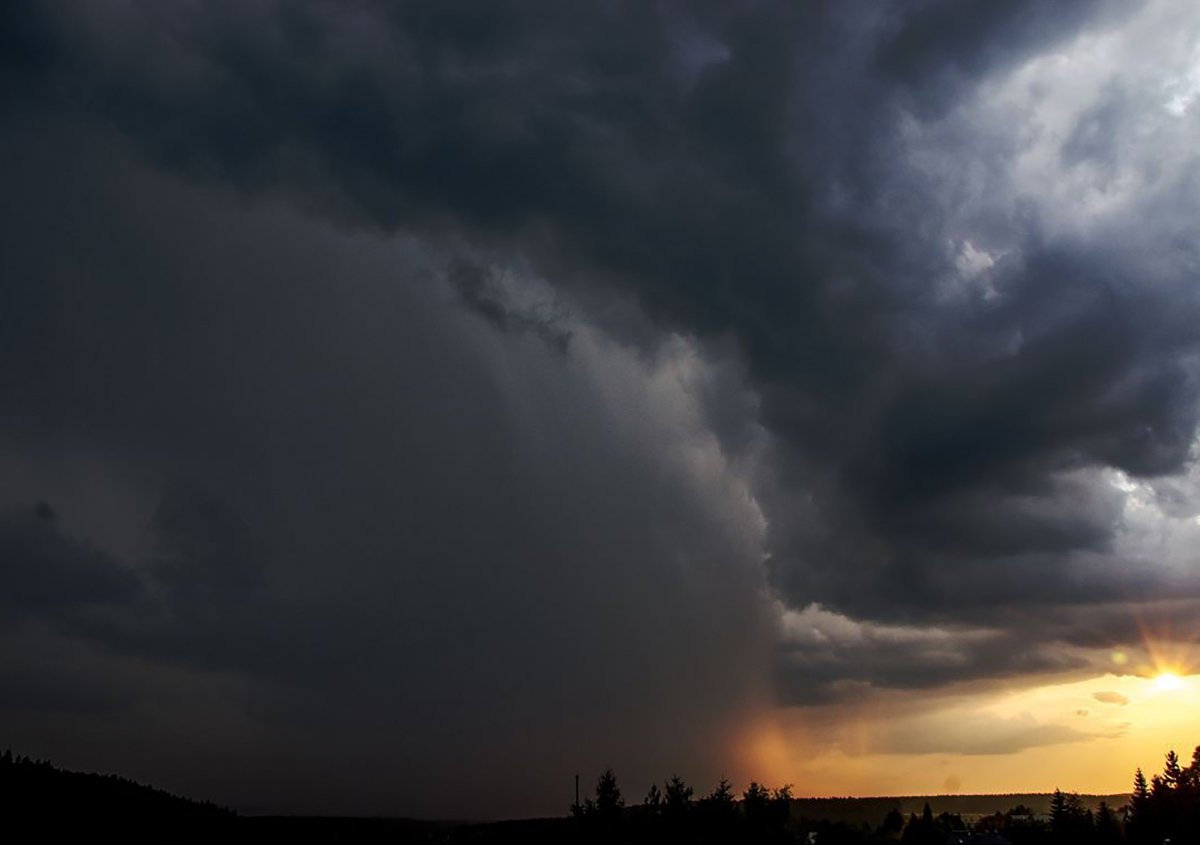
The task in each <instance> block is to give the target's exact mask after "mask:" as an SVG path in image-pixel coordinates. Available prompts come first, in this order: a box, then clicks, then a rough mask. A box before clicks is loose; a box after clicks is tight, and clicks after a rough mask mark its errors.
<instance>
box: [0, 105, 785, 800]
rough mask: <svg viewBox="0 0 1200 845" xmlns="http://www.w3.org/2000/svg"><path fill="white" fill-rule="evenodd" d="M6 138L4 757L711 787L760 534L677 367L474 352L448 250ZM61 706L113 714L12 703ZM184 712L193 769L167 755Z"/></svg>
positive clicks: (242, 787) (275, 794)
mask: <svg viewBox="0 0 1200 845" xmlns="http://www.w3.org/2000/svg"><path fill="white" fill-rule="evenodd" d="M83 134H87V136H88V142H87V143H86V144H83V145H82V149H80V148H79V147H77V146H76V145H77V143H78V139H79V138H80V137H81V135H83ZM68 150H71V151H74V153H73V154H71V155H67V151H68ZM4 152H5V160H6V161H8V162H9V163H10V165H11V168H12V171H13V172H12V179H11V181H10V183H9V184H10V186H11V188H12V190H11V191H10V192H8V193H6V195H5V198H4V202H5V203H6V204H7V205H8V206H9V207H8V209H7V212H8V220H9V225H8V226H7V227H6V228H5V229H4V230H3V232H0V238H3V248H2V249H0V254H2V255H3V260H4V262H5V265H6V274H5V279H6V280H7V281H8V282H9V283H8V284H6V285H5V286H4V287H3V289H2V290H3V296H4V298H5V304H6V305H11V306H12V307H13V309H15V310H16V311H17V312H18V313H20V314H22V315H23V320H22V321H20V323H18V324H16V325H14V331H12V332H9V333H6V335H5V342H6V343H8V344H10V346H11V348H12V349H13V352H14V354H13V355H10V356H6V357H5V358H4V359H3V362H2V363H0V380H2V381H3V383H4V384H5V386H6V393H5V402H4V407H3V413H2V415H0V431H2V432H3V443H4V447H5V448H4V449H3V450H0V464H2V465H3V468H4V472H3V474H2V475H0V496H2V497H3V500H4V501H5V502H9V501H11V502H13V504H12V506H11V508H12V510H11V516H8V517H6V519H7V520H8V521H7V522H5V527H6V531H5V533H4V537H5V546H4V548H5V549H12V550H15V551H19V552H21V554H20V555H10V556H6V557H5V558H4V567H5V568H4V570H3V572H4V576H5V579H6V582H11V583H8V584H6V587H8V588H10V592H9V593H6V598H7V597H8V596H10V595H11V596H15V597H16V599H20V604H19V606H15V607H13V608H11V612H12V613H13V614H18V613H19V614H20V617H21V619H23V620H26V622H27V630H26V629H22V630H23V631H24V634H23V638H22V639H21V643H22V648H21V649H20V650H17V651H16V652H14V654H13V655H10V656H6V657H5V664H6V665H8V666H12V667H13V668H14V673H13V678H14V679H15V680H14V684H15V686H14V687H13V688H12V689H11V690H7V691H5V692H4V695H3V699H4V700H5V701H6V702H8V706H9V709H10V710H11V713H9V712H7V711H6V720H7V722H8V724H10V725H12V726H14V727H13V730H14V731H15V732H16V734H17V735H16V737H14V739H13V740H12V741H13V742H14V743H15V742H16V741H17V740H22V744H23V745H25V744H28V745H29V750H30V751H31V752H34V751H36V752H37V753H41V754H50V755H53V756H55V757H56V758H57V757H62V758H65V762H68V763H69V762H70V761H71V759H72V757H73V755H76V754H78V753H80V749H81V748H96V747H99V746H105V747H111V748H116V747H118V746H121V745H122V744H124V745H125V746H126V750H124V751H113V752H112V756H110V757H108V758H106V759H107V762H103V759H104V758H102V762H101V763H100V764H92V765H101V764H102V765H103V766H104V767H105V768H114V767H117V768H120V767H121V764H120V760H121V759H129V760H130V761H131V765H134V764H136V765H138V766H143V767H144V768H142V770H141V772H140V775H139V776H141V777H143V778H145V779H151V780H158V779H163V778H165V779H167V781H168V782H167V784H166V785H169V786H172V787H173V788H175V789H179V790H181V791H194V790H198V789H208V790H212V789H216V790H218V791H217V792H216V793H212V792H208V793H206V794H211V795H213V797H216V798H221V797H222V796H224V798H225V800H230V801H237V802H244V801H255V802H258V803H259V805H260V806H261V805H262V804H266V805H269V806H274V807H278V808H287V809H294V808H297V807H301V806H310V807H316V806H319V807H324V808H330V809H340V810H343V811H352V810H353V811H361V812H366V811H375V812H379V811H388V812H397V811H407V812H413V813H416V812H421V813H426V814H431V813H445V814H449V813H464V812H467V813H473V814H476V813H487V814H492V813H502V812H503V813H512V812H557V811H558V810H559V809H560V804H561V802H560V801H559V800H558V798H557V795H558V789H559V787H560V786H561V784H562V783H565V782H566V780H564V778H565V779H569V777H570V775H571V774H572V773H573V772H574V771H575V769H576V768H578V769H580V770H581V771H584V772H586V771H589V770H591V769H595V768H598V767H600V768H602V767H603V766H604V765H617V764H620V765H621V766H622V768H623V769H624V771H625V772H626V775H627V776H628V777H631V778H633V777H636V778H639V779H646V780H647V781H649V780H652V779H655V778H659V777H661V772H660V771H659V770H660V769H663V768H670V767H673V766H681V767H686V768H687V769H688V770H690V771H692V772H694V773H695V774H694V775H693V777H695V778H707V777H713V778H715V777H716V776H717V775H718V774H719V772H720V770H721V769H722V768H723V767H725V766H727V765H728V763H729V751H728V749H729V747H730V745H731V744H732V743H733V742H734V741H735V736H736V733H737V731H739V730H741V729H742V726H741V725H740V723H739V720H741V719H742V718H745V717H746V713H747V709H748V708H749V710H751V711H752V710H753V709H754V707H756V706H757V705H756V704H755V703H754V702H755V700H756V699H758V698H760V697H761V695H762V677H763V673H762V668H761V667H762V666H763V665H764V664H765V662H766V659H767V652H766V649H767V644H768V642H769V631H768V624H769V623H767V622H766V621H765V617H764V613H763V607H762V604H761V600H760V595H759V589H760V584H761V578H760V575H759V573H758V572H757V571H756V569H755V558H756V555H757V543H758V539H757V538H756V537H755V536H754V533H753V531H752V530H751V531H748V532H744V533H742V532H743V528H742V516H743V513H744V512H745V511H746V510H747V506H746V505H745V504H744V502H741V501H738V500H736V499H734V498H733V496H732V494H730V493H728V492H727V491H726V490H725V488H724V487H723V482H722V480H721V477H720V476H719V475H718V476H717V477H715V478H713V479H712V480H711V482H710V481H706V480H704V479H700V480H699V481H698V482H697V481H696V480H695V479H694V478H693V476H692V469H691V466H692V465H691V463H690V461H691V460H692V459H693V458H694V457H695V456H696V455H701V456H703V455H707V454H711V455H713V456H714V457H715V459H716V460H718V461H719V459H720V456H719V452H718V450H717V449H716V448H715V447H711V446H709V445H708V444H707V443H706V441H705V440H704V439H703V438H702V437H701V439H699V440H697V441H696V442H695V443H693V442H691V440H690V439H689V435H687V434H686V433H685V434H682V435H681V434H680V431H681V430H683V429H685V428H687V427H693V428H696V427H697V424H698V422H699V421H700V417H699V414H700V412H699V411H698V410H694V409H693V410H689V408H690V405H689V403H690V402H691V400H690V399H689V398H688V396H687V394H686V393H685V392H684V391H683V390H682V389H681V388H678V387H675V386H673V385H674V376H672V375H668V376H666V379H667V380H666V381H665V382H662V379H661V378H660V377H659V376H657V375H656V373H657V372H658V370H659V367H663V368H666V371H667V372H668V373H670V372H673V371H672V370H671V369H670V368H671V367H672V366H674V365H672V364H670V362H669V361H663V362H661V363H659V364H655V363H654V362H651V361H647V360H643V359H641V358H639V357H638V356H637V355H636V354H633V353H630V352H627V351H624V350H622V349H621V348H620V347H617V346H615V345H612V344H609V343H608V342H607V341H605V340H603V338H601V337H600V336H598V335H596V334H595V333H594V332H585V333H584V335H582V336H574V337H573V339H572V342H571V347H570V348H571V354H570V356H565V355H564V354H563V352H562V349H561V347H559V346H556V345H553V344H547V343H546V342H545V340H544V338H543V337H541V336H540V335H539V334H538V333H536V332H535V333H533V336H529V333H528V332H522V331H516V332H508V333H498V332H496V331H495V329H494V327H493V323H492V322H491V321H489V320H488V319H487V318H486V315H483V318H481V316H480V315H479V314H478V311H477V310H472V311H469V312H468V311H463V310H461V309H457V308H455V307H454V303H455V302H456V300H457V299H458V297H459V296H460V294H459V293H458V291H457V290H456V289H455V287H454V285H453V283H452V281H451V280H448V279H447V280H445V282H444V283H443V282H442V281H439V279H440V275H439V274H441V273H442V272H443V270H442V268H445V267H448V266H453V261H449V260H446V259H445V258H444V257H443V256H437V255H433V256H430V255H427V254H426V253H425V252H424V251H423V250H422V249H420V248H419V247H417V246H415V245H413V244H412V243H406V242H403V241H388V242H384V241H382V240H380V239H378V238H374V237H364V238H354V237H349V236H347V235H344V234H342V233H340V232H337V231H331V230H329V229H327V228H326V227H323V226H321V225H319V224H317V223H315V222H313V221H308V220H305V219H303V218H298V217H296V216H294V215H292V214H291V213H289V212H286V211H282V210H280V209H272V208H267V209H259V210H257V211H255V212H251V211H249V210H247V209H246V208H244V207H240V206H239V205H238V203H237V202H235V201H233V199H234V198H233V197H232V196H231V195H229V194H223V193H220V192H213V191H208V190H202V189H194V188H186V187H183V186H180V185H179V184H177V183H175V182H173V181H171V180H169V179H163V178H161V177H158V176H155V175H153V174H150V173H147V172H146V170H145V169H144V168H142V167H141V166H139V165H138V164H136V163H135V162H133V161H131V160H130V159H129V157H128V156H126V155H123V154H122V152H121V147H120V144H119V143H114V140H113V138H112V136H111V134H109V133H107V132H105V131H104V130H102V129H95V128H94V127H87V126H81V125H79V124H76V123H70V124H67V125H60V124H56V123H54V122H52V121H51V122H45V123H41V124H38V125H36V126H34V125H31V126H29V127H25V128H24V130H23V131H21V132H15V131H12V132H10V133H8V135H7V136H6V138H5V147H4ZM18 163H19V164H18ZM18 209H19V212H18ZM64 209H69V210H68V211H66V212H64ZM31 292H32V293H31ZM505 307H506V308H509V307H511V308H512V309H515V313H528V312H527V311H522V310H520V309H521V308H524V307H525V306H524V304H522V303H516V304H515V305H514V304H509V303H506V304H505ZM4 313H12V312H11V311H8V310H6V311H5V312H4ZM532 313H543V312H541V311H539V310H537V309H534V311H533V312H532ZM556 319H558V318H556ZM508 328H513V327H512V326H509V327H508ZM517 328H521V327H517ZM711 378H714V379H715V378H717V376H716V375H715V374H714V375H712V376H711ZM655 379H658V381H655ZM659 382H662V383H661V384H659ZM610 403H611V404H610ZM698 431H699V433H700V434H702V433H703V427H702V425H700V426H699V427H698ZM666 433H669V435H670V436H671V437H673V438H676V439H677V445H678V452H675V451H674V450H673V448H672V447H664V446H663V445H662V443H663V441H664V439H665V436H666ZM680 437H682V440H678V438H680ZM10 479H15V481H11V483H10ZM18 482H20V483H18ZM35 497H44V499H45V501H46V502H47V503H49V504H48V505H47V506H45V507H42V508H40V509H39V508H38V507H35V504H34V498H35ZM39 514H40V515H39ZM55 514H57V515H55ZM97 514H101V515H103V518H100V519H97V517H96V515H97ZM96 536H100V537H102V538H103V544H102V547H103V548H105V549H114V550H116V551H112V552H107V551H105V552H100V551H97V552H95V553H94V554H92V553H91V552H90V551H89V550H90V548H91V546H90V545H89V541H87V540H85V539H83V538H87V537H96ZM35 541H36V542H35ZM17 587H20V588H21V590H23V591H24V592H20V591H17V590H16V588H17ZM35 588H36V589H35ZM22 597H24V598H22ZM9 612H10V608H9V607H8V606H7V605H6V606H5V613H6V614H8V613H9ZM64 640H65V641H66V642H68V643H70V642H74V643H75V645H74V647H73V648H66V647H63V646H59V647H58V648H57V649H53V648H51V645H50V643H61V642H62V641H64ZM64 651H65V652H66V654H67V655H69V656H70V655H75V656H73V657H70V659H64V658H62V657H61V655H62V653H63V652H64ZM97 651H99V652H100V656H99V657H97V656H96V655H95V652H97ZM44 654H51V655H55V657H54V658H53V659H51V658H42V657H39V655H44ZM84 655H87V658H86V660H90V661H93V662H95V661H100V663H99V665H103V666H105V667H106V668H105V672H104V673H103V678H107V679H109V681H108V683H107V684H104V683H98V681H97V679H96V678H95V677H93V675H92V674H89V672H88V671H87V667H86V665H80V664H85V663H86V661H85V658H84V657H83V656H84ZM18 667H19V668H20V669H21V671H20V672H17V671H16V669H17V668H18ZM756 667H758V668H756ZM103 678H102V679H100V680H103ZM72 685H75V688H76V689H77V692H78V696H79V698H78V703H77V704H76V705H75V707H77V708H78V707H83V706H84V704H85V703H86V702H91V701H95V702H96V707H100V705H101V704H104V705H105V706H106V707H108V708H109V710H114V711H115V712H114V715H112V716H111V717H110V719H111V720H110V721H105V722H104V723H103V724H102V725H101V727H100V728H94V729H93V730H94V731H98V733H93V734H90V735H89V734H87V731H86V730H84V726H82V725H74V726H68V727H69V728H70V729H69V730H68V729H67V728H64V726H62V725H59V724H57V723H54V722H53V721H49V722H48V721H46V720H45V719H42V718H41V717H39V716H38V715H37V714H36V713H34V712H32V711H31V707H33V705H34V704H36V702H39V701H40V702H43V703H45V704H46V707H45V708H43V709H44V711H45V712H46V713H49V712H51V711H53V712H65V710H68V709H70V706H69V705H70V701H69V697H64V696H62V695H59V693H61V692H63V691H64V690H68V691H69V690H70V689H71V688H72ZM54 702H57V703H54ZM106 702H107V704H105V703H106ZM52 704H53V706H51V705H52ZM9 716H11V719H10V718H9ZM617 723H620V724H624V725H626V726H627V728H626V729H623V731H622V734H621V736H620V737H618V738H616V739H615V740H614V739H613V738H612V737H611V736H610V735H609V734H608V732H607V731H603V730H597V726H598V725H611V724H617ZM139 726H140V727H139ZM197 726H203V731H204V733H205V735H207V736H209V737H210V741H209V743H208V745H207V746H206V747H203V748H194V749H191V750H190V751H189V752H188V754H195V755H198V756H197V757H196V759H198V760H205V761H207V762H203V763H197V765H196V766H195V767H194V768H188V769H182V770H181V769H178V768H175V764H174V763H172V762H171V761H172V760H174V759H176V757H177V755H178V753H180V752H179V749H180V747H181V746H180V743H185V744H186V743H187V742H188V740H186V737H188V736H192V735H194V732H195V730H196V729H197ZM414 726H419V729H414ZM697 735H704V736H707V737H711V738H712V739H711V742H710V743H706V744H704V745H702V746H697V745H696V744H695V743H694V737H695V736H697ZM119 736H123V737H125V739H124V740H120V741H119V740H118V739H117V737H119ZM317 748H320V749H321V751H320V752H319V754H317V753H315V752H316V749H317ZM171 749H175V750H174V751H172V750H171ZM297 749H308V750H307V751H305V752H304V754H308V755H310V756H307V757H303V758H302V759H293V758H292V757H291V756H289V755H296V754H299V753H300V752H299V751H298V750H297ZM75 759H79V758H77V757H76V758H75ZM85 759H86V758H85ZM93 759H96V758H93ZM230 759H237V760H239V762H240V765H239V766H238V771H237V773H234V774H230V772H229V765H228V761H229V760H230ZM318 759H319V760H320V763H319V764H318V763H317V760H318ZM518 759H519V760H523V761H525V764H526V765H528V766H529V772H528V774H527V775H525V776H522V777H521V778H513V777H511V769H510V767H511V766H512V765H513V761H514V760H518ZM284 760H291V761H292V762H291V764H290V765H284V763H283V762H281V761H284ZM137 761H141V762H137ZM464 761H469V765H468V763H467V762H464ZM81 765H82V764H81ZM318 769H319V770H320V771H318ZM222 773H223V774H222ZM131 774H138V772H136V771H135V772H131ZM331 778H332V779H334V780H337V781H339V782H345V783H347V784H353V788H352V789H349V788H348V790H347V792H346V793H345V794H336V795H335V794H333V793H328V792H326V793H321V792H315V793H310V792H309V791H308V790H309V789H310V786H309V784H312V783H328V782H329V780H330V779H331ZM189 784H190V786H189ZM404 808H407V810H404Z"/></svg>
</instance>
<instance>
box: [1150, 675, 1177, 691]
mask: <svg viewBox="0 0 1200 845" xmlns="http://www.w3.org/2000/svg"><path fill="white" fill-rule="evenodd" d="M1183 687H1184V683H1183V678H1181V677H1179V676H1178V675H1176V674H1175V673H1174V672H1163V673H1162V674H1160V675H1158V676H1157V677H1156V678H1155V679H1154V689H1156V690H1158V691H1159V692H1175V691H1176V690H1181V689H1183Z"/></svg>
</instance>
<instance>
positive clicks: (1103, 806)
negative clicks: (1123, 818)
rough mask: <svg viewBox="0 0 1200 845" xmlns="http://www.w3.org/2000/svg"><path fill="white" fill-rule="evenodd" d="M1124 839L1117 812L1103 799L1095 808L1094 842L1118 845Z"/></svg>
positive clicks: (1103, 844) (1099, 844)
mask: <svg viewBox="0 0 1200 845" xmlns="http://www.w3.org/2000/svg"><path fill="white" fill-rule="evenodd" d="M1122 839H1124V837H1123V836H1122V832H1121V822H1120V820H1119V819H1118V818H1117V814H1116V813H1114V812H1113V811H1112V808H1111V807H1109V806H1108V804H1107V803H1106V802H1104V801H1101V802H1100V806H1099V807H1098V808H1097V809H1096V843H1097V845H1119V843H1120V842H1121V841H1122Z"/></svg>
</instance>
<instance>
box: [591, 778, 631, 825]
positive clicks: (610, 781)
mask: <svg viewBox="0 0 1200 845" xmlns="http://www.w3.org/2000/svg"><path fill="white" fill-rule="evenodd" d="M624 806H625V800H624V799H623V798H621V789H620V787H618V786H617V776H616V775H615V774H613V770H612V769H605V770H604V774H602V775H600V777H599V778H597V780H596V805H595V807H596V809H595V812H596V818H597V819H598V820H599V821H600V822H601V824H607V825H611V824H615V823H616V821H617V819H619V818H620V816H621V808H622V807H624Z"/></svg>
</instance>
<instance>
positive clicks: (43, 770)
mask: <svg viewBox="0 0 1200 845" xmlns="http://www.w3.org/2000/svg"><path fill="white" fill-rule="evenodd" d="M1014 797H1016V796H1014ZM827 800H833V801H836V800H838V799H827ZM840 800H842V801H844V802H851V803H859V804H862V805H864V806H866V807H876V808H877V807H879V806H883V805H884V804H886V803H887V802H888V800H889V799H840ZM932 800H935V801H937V800H938V799H932ZM941 800H943V801H945V800H948V798H947V797H946V796H942V797H941ZM818 804H819V802H818ZM812 806H813V802H812V799H797V798H795V797H793V794H792V788H791V787H790V786H787V785H785V786H780V787H776V788H768V787H766V786H764V785H762V784H760V783H757V782H751V783H750V785H749V786H747V787H746V789H745V790H743V791H742V792H741V793H740V794H738V793H736V792H735V791H734V789H733V786H732V785H731V784H730V783H729V781H727V780H724V779H722V780H721V781H720V782H719V783H718V784H717V786H716V787H715V788H714V789H713V790H712V791H711V792H709V793H707V794H704V795H699V796H698V795H697V794H696V792H695V790H694V788H693V787H692V786H690V785H689V784H687V783H686V782H685V781H684V780H683V778H681V777H680V776H678V775H673V776H672V777H671V778H669V779H668V780H666V781H664V782H663V784H662V785H661V788H660V786H659V785H658V784H652V785H651V786H650V788H649V789H648V790H647V792H646V793H645V796H644V798H643V799H642V800H641V801H640V802H639V803H636V804H630V803H627V802H626V800H625V796H624V794H623V793H622V790H621V787H620V785H619V783H618V780H617V776H616V774H615V773H614V772H613V771H612V770H611V769H609V770H606V771H604V772H603V773H601V774H600V776H599V777H598V778H597V779H596V782H595V787H594V789H593V790H592V793H591V795H589V796H587V797H585V798H583V799H582V800H580V799H578V798H577V799H576V801H575V802H573V803H572V804H571V805H570V807H569V814H568V815H567V816H565V817H561V818H550V819H529V820H518V821H510V822H495V823H487V824H456V823H451V822H420V821H412V820H403V819H338V818H317V817H299V816H298V817H253V816H251V817H240V816H238V815H237V814H236V813H234V812H232V811H230V810H227V809H224V808H222V807H218V806H216V805H214V804H212V803H207V802H205V803H201V802H196V801H191V800H188V799H186V798H181V797H179V796H176V795H172V794H170V793H167V792H164V791H162V790H158V789H153V788H151V787H147V786H142V785H141V784H138V783H135V782H134V781H131V780H128V779H125V778H120V777H116V776H113V775H97V774H83V773H79V772H71V771H66V770H63V769H59V768H57V767H55V766H53V765H51V764H50V763H49V762H47V761H42V760H33V759H30V758H28V757H22V756H14V755H13V754H12V752H11V751H5V752H4V753H3V754H2V755H0V818H2V819H3V821H4V822H5V823H12V822H17V823H28V822H35V823H37V824H38V825H39V827H40V829H41V830H42V831H44V832H53V831H55V830H60V831H61V830H64V829H68V828H69V829H73V830H85V829H86V830H88V831H109V832H120V833H123V834H126V835H127V837H128V836H132V837H134V838H137V839H145V838H154V839H160V840H164V841H166V840H169V841H191V840H195V841H200V840H207V839H210V838H211V837H213V836H220V837H221V838H222V839H225V840H229V841H251V840H254V841H257V840H259V839H273V838H276V837H280V836H282V837H286V838H288V839H290V840H292V841H296V840H300V841H305V840H308V839H310V838H319V839H321V840H322V841H341V842H367V841H370V842H400V843H404V842H448V843H453V842H473V843H481V845H486V843H493V842H496V843H499V842H512V841H521V842H526V843H551V842H576V843H589V845H590V843H596V845H600V843H633V845H637V843H659V842H661V843H678V844H679V845H684V843H687V844H688V845H691V843H696V845H702V844H703V843H713V844H714V845H715V843H769V844H770V845H777V844H778V845H785V844H787V843H819V845H858V844H859V843H861V845H869V844H870V843H899V845H1006V844H1007V845H1164V843H1169V845H1196V843H1200V747H1197V748H1196V750H1195V752H1194V753H1193V755H1192V758H1191V761H1190V762H1189V763H1188V764H1187V765H1183V763H1182V762H1181V761H1180V759H1179V756H1178V755H1177V754H1176V753H1175V752H1174V751H1170V752H1168V753H1167V755H1166V760H1165V763H1164V766H1163V771H1162V772H1161V773H1160V774H1155V775H1153V776H1152V777H1150V778H1149V779H1147V778H1146V776H1145V774H1144V773H1143V772H1142V771H1141V769H1138V770H1137V771H1136V772H1135V773H1134V777H1133V789H1132V791H1131V792H1130V793H1129V795H1128V796H1127V798H1126V800H1124V802H1123V803H1121V804H1119V805H1117V806H1112V805H1110V804H1109V803H1108V802H1106V801H1100V802H1099V804H1098V805H1096V806H1094V807H1093V806H1089V805H1088V802H1086V801H1085V800H1084V798H1083V797H1082V796H1080V795H1078V794H1075V793H1069V792H1063V791H1061V790H1057V791H1055V792H1054V794H1053V795H1051V796H1050V798H1049V802H1048V805H1046V806H1042V807H1040V808H1031V807H1030V806H1028V805H1026V804H1024V803H1017V804H1015V805H1014V806H1011V807H1009V808H1007V809H997V810H996V811H995V812H993V813H990V814H967V813H951V812H945V811H944V812H941V813H939V814H937V815H935V814H934V811H933V810H932V808H931V805H930V803H929V802H926V803H925V805H924V807H923V809H922V812H920V813H916V812H910V813H909V814H908V815H907V816H905V815H904V814H903V813H901V812H900V810H899V809H898V806H899V805H898V803H897V802H896V801H894V800H893V803H892V806H891V808H890V809H889V810H888V811H887V812H886V814H884V815H883V816H882V818H880V820H879V821H878V823H875V824H872V823H868V822H857V823H855V822H851V821H847V820H845V819H837V818H830V817H823V816H822V815H821V814H820V813H819V812H818V813H811V812H805V809H806V808H808V809H810V810H811V808H812ZM1039 809H1040V810H1042V812H1038V810H1039Z"/></svg>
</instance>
